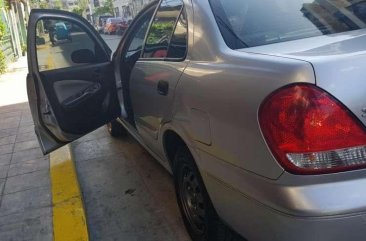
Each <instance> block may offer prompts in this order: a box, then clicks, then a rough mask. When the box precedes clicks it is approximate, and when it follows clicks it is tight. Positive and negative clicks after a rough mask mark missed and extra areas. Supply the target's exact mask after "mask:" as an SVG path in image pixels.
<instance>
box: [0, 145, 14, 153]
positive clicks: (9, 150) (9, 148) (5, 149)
mask: <svg viewBox="0 0 366 241" xmlns="http://www.w3.org/2000/svg"><path fill="white" fill-rule="evenodd" d="M13 147H14V144H8V145H1V146H0V155H4V154H9V153H12V152H13Z"/></svg>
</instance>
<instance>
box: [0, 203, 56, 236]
mask: <svg viewBox="0 0 366 241" xmlns="http://www.w3.org/2000/svg"><path fill="white" fill-rule="evenodd" d="M52 232H53V229H52V209H51V208H39V209H35V210H30V211H29V210H28V211H26V212H21V213H17V214H13V215H9V216H4V217H0V240H2V241H7V240H9V241H10V240H11V241H17V240H19V241H25V240H27V241H28V240H29V241H33V240H34V241H52V240H53V235H52Z"/></svg>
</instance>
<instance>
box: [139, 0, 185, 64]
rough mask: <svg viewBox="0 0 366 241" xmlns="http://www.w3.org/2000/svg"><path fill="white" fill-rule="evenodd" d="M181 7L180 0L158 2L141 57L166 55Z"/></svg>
mask: <svg viewBox="0 0 366 241" xmlns="http://www.w3.org/2000/svg"><path fill="white" fill-rule="evenodd" d="M182 8H183V2H182V0H163V1H162V2H161V3H160V6H159V8H158V10H157V12H156V15H155V17H154V20H153V22H152V24H151V27H150V30H149V33H148V35H147V39H146V43H145V49H144V54H143V58H154V59H162V58H166V57H167V55H168V49H169V44H170V40H171V38H172V35H173V33H174V30H175V26H176V23H177V20H178V18H179V16H180V14H181V12H182Z"/></svg>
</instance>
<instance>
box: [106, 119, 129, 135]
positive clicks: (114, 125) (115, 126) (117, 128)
mask: <svg viewBox="0 0 366 241" xmlns="http://www.w3.org/2000/svg"><path fill="white" fill-rule="evenodd" d="M107 130H108V132H109V134H110V135H111V136H113V137H121V136H125V135H126V134H127V131H126V129H125V128H124V127H123V126H122V125H121V124H120V123H119V122H118V121H116V120H114V121H111V122H109V123H108V124H107Z"/></svg>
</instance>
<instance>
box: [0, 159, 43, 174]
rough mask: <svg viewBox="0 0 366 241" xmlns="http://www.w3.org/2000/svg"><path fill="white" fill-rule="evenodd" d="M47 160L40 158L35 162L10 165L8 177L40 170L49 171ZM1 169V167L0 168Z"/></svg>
mask: <svg viewBox="0 0 366 241" xmlns="http://www.w3.org/2000/svg"><path fill="white" fill-rule="evenodd" d="M49 163H50V162H49V159H48V157H42V158H39V159H37V160H31V161H25V162H18V163H15V164H11V165H10V168H9V171H8V177H12V176H16V175H21V174H25V173H30V172H35V171H40V170H48V169H49V166H50V165H49ZM0 168H1V166H0Z"/></svg>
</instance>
